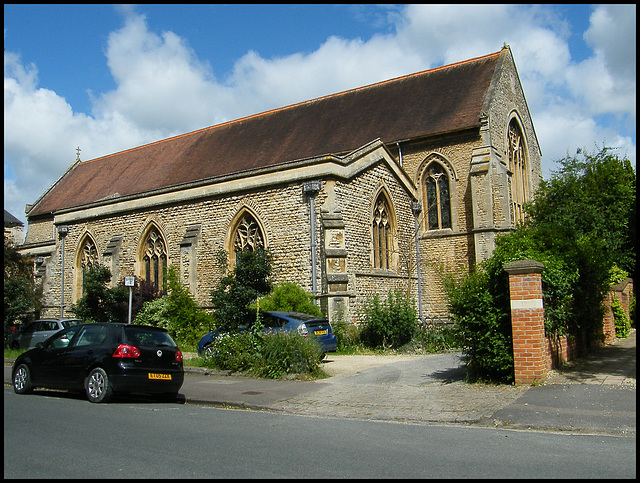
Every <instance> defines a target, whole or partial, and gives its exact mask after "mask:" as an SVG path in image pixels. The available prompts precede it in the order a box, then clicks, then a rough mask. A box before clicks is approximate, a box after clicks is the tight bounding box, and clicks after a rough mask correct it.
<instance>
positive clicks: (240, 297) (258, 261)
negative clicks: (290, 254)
mask: <svg viewBox="0 0 640 483" xmlns="http://www.w3.org/2000/svg"><path fill="white" fill-rule="evenodd" d="M271 263H272V256H271V253H270V252H269V251H267V250H262V249H258V250H241V251H239V252H237V253H236V264H235V267H234V268H233V271H230V270H229V267H228V262H227V254H226V253H225V252H224V251H221V252H220V253H219V254H218V264H219V265H220V268H221V269H222V270H223V272H224V273H225V275H224V276H223V277H222V279H221V280H220V282H219V283H218V285H217V287H216V288H215V289H214V290H212V291H211V303H212V305H213V309H214V313H213V317H214V319H215V320H216V322H217V323H218V325H222V324H226V325H227V326H228V327H229V329H230V330H232V331H233V330H237V329H238V327H239V326H240V324H243V323H246V322H247V321H248V320H251V319H252V318H253V319H255V314H253V315H252V310H251V309H250V308H249V305H250V304H251V303H253V302H255V301H256V300H257V299H258V298H259V297H260V296H263V295H266V294H268V293H269V292H270V291H271V287H272V283H271V272H272V266H271Z"/></svg>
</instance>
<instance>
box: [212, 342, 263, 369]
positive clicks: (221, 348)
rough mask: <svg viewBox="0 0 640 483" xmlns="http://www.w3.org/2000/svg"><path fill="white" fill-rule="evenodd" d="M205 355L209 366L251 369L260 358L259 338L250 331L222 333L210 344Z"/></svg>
mask: <svg viewBox="0 0 640 483" xmlns="http://www.w3.org/2000/svg"><path fill="white" fill-rule="evenodd" d="M210 348H211V350H210V351H208V352H207V354H206V356H205V363H206V365H207V366H211V367H216V368H218V369H222V370H228V371H239V372H243V371H249V370H251V369H252V368H253V367H255V366H256V364H257V361H258V359H259V358H260V348H259V340H258V338H257V337H256V336H255V335H254V334H252V333H250V332H244V333H242V334H238V333H232V334H229V333H227V334H222V335H221V336H220V337H218V338H216V339H215V340H214V341H213V342H212V343H211V346H210Z"/></svg>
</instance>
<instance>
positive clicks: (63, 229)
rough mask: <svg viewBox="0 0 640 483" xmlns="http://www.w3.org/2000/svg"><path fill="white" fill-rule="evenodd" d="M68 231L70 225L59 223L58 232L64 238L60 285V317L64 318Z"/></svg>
mask: <svg viewBox="0 0 640 483" xmlns="http://www.w3.org/2000/svg"><path fill="white" fill-rule="evenodd" d="M67 233H69V227H68V226H67V225H59V226H58V234H59V235H60V238H61V239H62V247H61V248H62V254H61V256H60V258H61V259H60V267H61V270H60V280H61V287H60V318H61V319H62V318H64V239H65V237H66V236H67Z"/></svg>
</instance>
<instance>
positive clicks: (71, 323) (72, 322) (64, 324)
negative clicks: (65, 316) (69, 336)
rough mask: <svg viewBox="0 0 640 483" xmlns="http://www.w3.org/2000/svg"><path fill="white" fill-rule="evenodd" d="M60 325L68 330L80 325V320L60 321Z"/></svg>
mask: <svg viewBox="0 0 640 483" xmlns="http://www.w3.org/2000/svg"><path fill="white" fill-rule="evenodd" d="M60 323H61V324H62V327H64V328H65V329H68V328H69V327H72V326H74V325H78V324H81V323H82V320H80V319H71V320H62V321H60Z"/></svg>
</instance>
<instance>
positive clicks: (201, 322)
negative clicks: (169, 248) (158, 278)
mask: <svg viewBox="0 0 640 483" xmlns="http://www.w3.org/2000/svg"><path fill="white" fill-rule="evenodd" d="M166 280H167V286H168V293H167V295H165V296H164V297H161V298H159V299H156V300H151V301H148V302H145V303H144V304H143V306H142V308H141V310H140V312H138V315H137V316H136V318H135V319H134V320H133V321H132V322H133V323H136V324H142V325H153V326H156V327H162V328H164V329H167V331H169V334H171V337H173V338H174V339H175V341H176V342H177V343H178V345H180V346H194V345H195V344H196V343H197V342H198V340H199V339H200V337H202V334H203V333H206V332H208V331H209V330H210V328H211V327H212V325H213V319H212V317H211V316H210V315H209V314H207V312H206V311H205V310H204V309H203V308H201V307H200V306H198V303H197V302H196V301H195V299H194V298H193V296H192V295H191V293H190V292H189V289H188V288H187V287H186V286H185V285H184V284H182V283H181V282H180V279H179V275H178V273H177V270H176V269H175V267H173V266H171V267H169V270H168V271H167V276H166Z"/></svg>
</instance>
